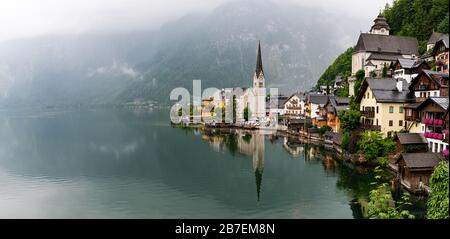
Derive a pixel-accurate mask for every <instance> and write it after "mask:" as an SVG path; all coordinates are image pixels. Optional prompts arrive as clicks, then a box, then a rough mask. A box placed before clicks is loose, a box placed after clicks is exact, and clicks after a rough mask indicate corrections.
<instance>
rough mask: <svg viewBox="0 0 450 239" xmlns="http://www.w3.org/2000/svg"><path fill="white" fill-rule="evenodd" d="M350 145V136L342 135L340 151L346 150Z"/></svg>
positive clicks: (347, 134) (346, 133)
mask: <svg viewBox="0 0 450 239" xmlns="http://www.w3.org/2000/svg"><path fill="white" fill-rule="evenodd" d="M349 145H350V134H349V133H348V132H344V133H343V134H342V149H344V150H348V147H349Z"/></svg>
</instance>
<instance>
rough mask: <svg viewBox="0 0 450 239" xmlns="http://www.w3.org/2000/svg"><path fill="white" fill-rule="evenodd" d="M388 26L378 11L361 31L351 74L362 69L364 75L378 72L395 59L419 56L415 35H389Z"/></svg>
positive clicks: (353, 56)
mask: <svg viewBox="0 0 450 239" xmlns="http://www.w3.org/2000/svg"><path fill="white" fill-rule="evenodd" d="M389 33H390V27H389V24H388V22H387V20H386V18H385V17H384V15H383V13H382V12H380V14H378V16H377V17H376V18H375V20H374V24H373V25H372V27H371V28H370V31H369V32H367V33H361V34H360V35H359V38H358V42H357V43H356V46H355V50H354V52H353V55H352V75H354V74H355V73H356V72H358V71H359V70H364V72H365V76H366V77H369V76H372V75H374V74H380V73H381V72H382V71H383V67H384V66H385V65H386V66H387V67H389V65H390V64H391V63H393V62H396V61H397V59H399V58H400V59H415V58H416V57H419V43H418V41H417V39H416V38H415V37H404V36H393V35H389Z"/></svg>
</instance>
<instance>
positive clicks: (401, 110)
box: [398, 106, 403, 114]
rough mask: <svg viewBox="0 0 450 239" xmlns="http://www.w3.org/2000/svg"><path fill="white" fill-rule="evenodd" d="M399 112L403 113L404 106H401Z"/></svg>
mask: <svg viewBox="0 0 450 239" xmlns="http://www.w3.org/2000/svg"><path fill="white" fill-rule="evenodd" d="M398 112H399V113H401V114H403V106H400V108H399V110H398Z"/></svg>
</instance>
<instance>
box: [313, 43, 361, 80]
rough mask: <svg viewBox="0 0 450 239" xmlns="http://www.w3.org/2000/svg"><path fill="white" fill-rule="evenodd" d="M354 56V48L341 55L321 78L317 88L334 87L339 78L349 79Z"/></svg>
mask: <svg viewBox="0 0 450 239" xmlns="http://www.w3.org/2000/svg"><path fill="white" fill-rule="evenodd" d="M352 54H353V47H350V48H348V49H347V50H346V51H345V52H344V53H342V54H341V55H339V56H338V57H337V58H336V60H335V61H334V62H333V64H331V65H330V66H329V67H328V68H327V69H326V70H325V72H324V73H323V74H322V75H321V76H320V78H319V80H318V82H317V86H316V87H317V88H318V87H319V86H320V85H333V84H334V81H335V79H336V77H337V76H340V77H341V78H342V79H344V80H345V79H347V78H348V77H349V76H350V75H351V72H352Z"/></svg>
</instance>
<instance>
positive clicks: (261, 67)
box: [256, 41, 264, 77]
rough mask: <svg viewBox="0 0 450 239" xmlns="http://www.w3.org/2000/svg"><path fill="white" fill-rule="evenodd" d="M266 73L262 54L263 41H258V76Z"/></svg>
mask: <svg viewBox="0 0 450 239" xmlns="http://www.w3.org/2000/svg"><path fill="white" fill-rule="evenodd" d="M261 73H262V74H263V75H264V70H263V65H262V56H261V41H259V42H258V56H257V57H256V77H259V75H260V74H261Z"/></svg>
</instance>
